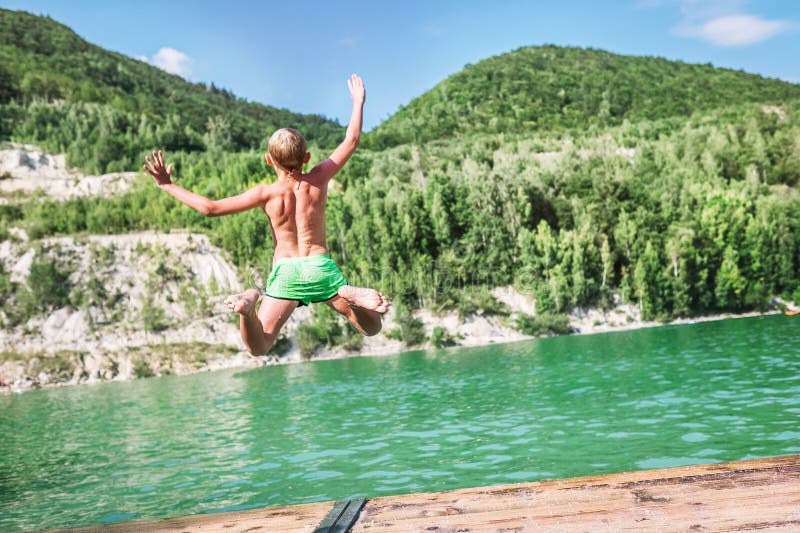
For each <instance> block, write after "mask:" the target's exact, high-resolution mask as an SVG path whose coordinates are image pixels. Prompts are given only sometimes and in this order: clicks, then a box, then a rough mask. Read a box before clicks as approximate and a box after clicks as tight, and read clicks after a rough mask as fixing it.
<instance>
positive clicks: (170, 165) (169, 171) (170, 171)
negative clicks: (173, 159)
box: [167, 163, 172, 174]
mask: <svg viewBox="0 0 800 533" xmlns="http://www.w3.org/2000/svg"><path fill="white" fill-rule="evenodd" d="M167 174H172V163H170V164H169V166H168V167H167Z"/></svg>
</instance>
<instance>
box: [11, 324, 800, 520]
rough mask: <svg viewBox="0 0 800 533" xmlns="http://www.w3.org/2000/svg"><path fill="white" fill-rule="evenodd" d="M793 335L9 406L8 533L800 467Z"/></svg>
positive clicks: (153, 384) (119, 388) (797, 344)
mask: <svg viewBox="0 0 800 533" xmlns="http://www.w3.org/2000/svg"><path fill="white" fill-rule="evenodd" d="M797 324H798V322H797V319H791V318H787V317H782V316H776V317H769V318H755V319H739V320H729V321H723V322H710V323H702V324H696V325H692V326H677V327H663V328H654V329H647V330H639V331H629V332H620V333H610V334H601V335H593V336H580V337H558V338H551V339H543V340H539V341H529V342H522V343H515V344H508V345H501V346H490V347H485V348H472V349H452V350H440V351H435V352H411V353H407V354H401V355H397V356H390V357H374V358H352V359H344V360H336V361H319V362H315V363H311V364H303V365H288V366H281V367H267V368H262V369H258V370H252V371H247V372H234V371H229V372H217V373H209V374H201V375H194V376H185V377H167V378H159V379H148V380H141V381H136V382H130V383H115V384H102V385H97V386H82V387H74V388H64V389H52V390H46V391H36V392H31V393H26V394H23V395H18V396H12V397H8V398H0V429H1V430H2V434H3V439H2V444H1V445H0V529H2V530H11V531H14V530H21V529H31V528H37V527H64V526H74V525H81V524H90V523H104V522H113V521H123V520H132V519H136V518H144V517H156V516H174V515H185V514H194V513H201V512H213V511H223V510H233V509H244V508H250V507H259V506H266V505H278V504H287V503H300V502H308V501H316V500H327V499H337V498H344V497H354V496H379V495H384V494H396V493H404V492H417V491H436V490H443V489H448V488H454V487H465V486H481V485H490V484H499V483H511V482H519V481H534V480H539V479H545V478H553V477H567V476H577V475H587V474H597V473H606V472H618V471H625V470H636V469H645V468H661V467H669V466H676V465H684V464H693V463H709V462H717V461H725V460H736V459H743V458H748V457H760V456H770V455H782V454H791V453H800V431H798V429H797V428H798V427H800V424H798V422H800V377H799V376H800V350H799V349H798V348H800V330H799V328H798V327H797Z"/></svg>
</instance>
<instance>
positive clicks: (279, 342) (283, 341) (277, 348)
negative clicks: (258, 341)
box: [267, 333, 292, 357]
mask: <svg viewBox="0 0 800 533" xmlns="http://www.w3.org/2000/svg"><path fill="white" fill-rule="evenodd" d="M291 347H292V341H290V340H289V337H287V336H286V335H285V334H283V333H281V334H280V335H278V338H277V339H275V343H274V344H273V345H272V348H270V349H269V351H268V352H267V354H268V355H276V356H278V357H280V356H282V355H283V354H285V353H286V352H288V351H289V350H290V349H291Z"/></svg>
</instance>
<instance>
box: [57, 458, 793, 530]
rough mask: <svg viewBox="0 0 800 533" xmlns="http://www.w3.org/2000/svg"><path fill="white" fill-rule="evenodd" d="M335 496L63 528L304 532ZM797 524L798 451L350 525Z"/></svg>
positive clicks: (454, 499)
mask: <svg viewBox="0 0 800 533" xmlns="http://www.w3.org/2000/svg"><path fill="white" fill-rule="evenodd" d="M333 506H334V502H320V503H311V504H303V505H293V506H287V507H271V508H266V509H253V510H249V511H241V512H231V513H219V514H207V515H198V516H190V517H184V518H170V519H163V520H148V521H139V522H127V523H122V524H114V525H107V526H102V527H101V526H97V527H93V528H84V529H78V530H71V531H79V532H89V531H91V532H100V531H103V532H105V531H110V532H112V533H115V532H123V531H141V532H178V531H180V532H192V533H199V532H203V533H205V532H223V531H225V532H229V531H262V532H274V533H290V532H291V533H294V532H301V531H302V532H309V533H311V532H313V531H314V529H315V528H316V527H317V525H318V524H320V522H322V519H323V518H324V517H325V515H326V514H327V513H328V512H329V511H330V510H331V509H332V508H333ZM755 529H757V530H768V531H800V455H794V456H788V457H775V458H767V459H755V460H748V461H738V462H732V463H720V464H712V465H696V466H686V467H679V468H669V469H663V470H645V471H639V472H628V473H622V474H610V475H602V476H587V477H581V478H572V479H559V480H551V481H542V482H535V483H517V484H513V485H502V486H492V487H480V488H470V489H457V490H452V491H447V492H438V493H421V494H406V495H401V496H385V497H380V498H375V499H371V500H369V501H368V502H367V504H366V505H365V507H364V509H363V510H362V512H361V515H360V517H359V518H358V520H357V521H356V523H355V525H354V526H353V529H352V531H353V532H367V533H409V532H416V531H419V532H423V531H424V532H430V531H433V532H438V533H450V532H456V531H458V532H463V533H466V532H472V533H483V532H490V531H491V532H495V531H570V532H572V531H601V532H603V531H608V532H611V531H665V530H668V531H743V530H755Z"/></svg>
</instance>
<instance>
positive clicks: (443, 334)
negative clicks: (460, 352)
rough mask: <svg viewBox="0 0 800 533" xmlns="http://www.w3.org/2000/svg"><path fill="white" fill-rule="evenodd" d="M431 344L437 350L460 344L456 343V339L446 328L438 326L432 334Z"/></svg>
mask: <svg viewBox="0 0 800 533" xmlns="http://www.w3.org/2000/svg"><path fill="white" fill-rule="evenodd" d="M431 344H432V345H433V346H435V347H436V348H445V347H447V346H455V345H456V344H458V342H456V337H454V336H453V335H452V334H450V332H449V331H447V330H446V329H445V328H441V327H439V326H436V327H434V328H433V332H431Z"/></svg>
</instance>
